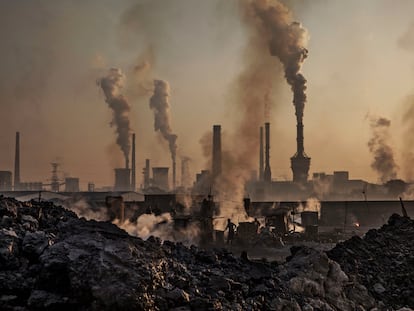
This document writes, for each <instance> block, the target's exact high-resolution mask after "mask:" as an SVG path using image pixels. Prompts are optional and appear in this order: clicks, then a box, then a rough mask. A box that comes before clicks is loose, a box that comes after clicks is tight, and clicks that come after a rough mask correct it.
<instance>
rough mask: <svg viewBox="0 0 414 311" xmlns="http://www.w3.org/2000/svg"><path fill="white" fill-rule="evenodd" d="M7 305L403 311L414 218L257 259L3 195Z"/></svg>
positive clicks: (2, 277)
mask: <svg viewBox="0 0 414 311" xmlns="http://www.w3.org/2000/svg"><path fill="white" fill-rule="evenodd" d="M0 219H1V225H0V309H1V310H60V311H62V310H306V311H309V310H398V309H401V308H403V307H406V309H402V310H409V309H407V308H408V307H411V308H414V301H413V298H412V297H413V295H414V292H413V279H414V278H413V269H414V262H413V251H414V244H413V241H414V239H413V238H414V222H413V221H412V220H410V219H408V218H403V217H399V216H397V215H394V216H392V217H391V218H390V220H389V222H388V224H387V225H385V226H384V227H383V228H381V229H379V230H374V231H370V232H368V233H367V234H366V236H365V237H364V238H363V239H360V238H353V239H351V240H349V241H346V242H344V243H341V244H339V245H337V246H336V247H335V248H334V249H332V250H331V251H329V252H328V253H326V252H324V251H320V250H319V251H318V250H314V249H312V248H309V247H293V248H292V249H291V252H292V254H291V256H289V257H288V258H287V260H286V262H283V263H279V264H278V263H276V262H267V261H252V260H249V259H248V258H246V256H241V257H240V256H234V255H232V254H231V253H230V252H229V251H227V250H225V249H217V250H203V249H200V248H197V247H195V246H191V247H186V246H184V245H182V244H179V243H178V244H175V243H172V242H168V241H165V242H164V243H162V242H161V241H160V240H159V239H157V238H152V237H151V238H149V239H148V240H146V241H144V240H142V239H140V238H137V237H132V236H130V235H128V234H127V233H126V232H125V231H124V230H122V229H120V228H118V227H117V226H115V225H113V224H111V223H109V222H97V221H93V220H91V221H88V220H86V219H84V218H78V217H77V216H76V214H74V213H73V212H71V211H68V210H66V209H64V208H61V207H56V206H54V205H52V204H47V203H35V202H31V203H20V202H18V201H15V200H13V199H6V198H0Z"/></svg>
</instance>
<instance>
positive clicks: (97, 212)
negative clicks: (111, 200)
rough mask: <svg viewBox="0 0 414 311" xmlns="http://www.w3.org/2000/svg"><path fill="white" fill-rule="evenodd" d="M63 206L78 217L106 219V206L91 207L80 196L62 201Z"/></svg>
mask: <svg viewBox="0 0 414 311" xmlns="http://www.w3.org/2000/svg"><path fill="white" fill-rule="evenodd" d="M64 207H65V208H67V209H69V210H71V211H73V212H75V213H76V215H78V217H84V218H85V219H87V220H91V219H94V220H98V221H107V220H108V218H109V217H108V213H107V209H106V207H98V208H95V209H94V208H93V207H92V206H91V205H89V204H88V202H87V201H86V200H85V199H83V198H81V199H79V200H76V201H68V202H65V203H64Z"/></svg>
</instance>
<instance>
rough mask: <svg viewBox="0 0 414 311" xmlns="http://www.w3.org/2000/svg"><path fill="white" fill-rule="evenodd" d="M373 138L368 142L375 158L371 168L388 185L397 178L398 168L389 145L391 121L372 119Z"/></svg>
mask: <svg viewBox="0 0 414 311" xmlns="http://www.w3.org/2000/svg"><path fill="white" fill-rule="evenodd" d="M370 123H371V124H370V127H371V132H372V137H371V139H370V140H369V141H368V147H369V151H370V152H371V153H372V155H373V156H374V159H373V161H372V163H371V167H372V168H373V169H374V170H375V171H376V172H377V173H378V175H379V178H380V181H381V182H382V183H386V182H387V181H389V180H391V179H395V178H397V171H398V166H397V164H396V163H395V160H394V152H393V150H392V148H391V146H390V144H389V140H390V137H389V127H390V125H391V121H390V120H388V119H386V118H381V117H379V118H375V117H371V118H370Z"/></svg>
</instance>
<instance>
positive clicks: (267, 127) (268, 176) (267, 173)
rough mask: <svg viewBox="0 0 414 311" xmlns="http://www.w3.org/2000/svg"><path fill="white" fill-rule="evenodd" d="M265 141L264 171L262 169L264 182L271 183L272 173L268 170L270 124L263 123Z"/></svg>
mask: <svg viewBox="0 0 414 311" xmlns="http://www.w3.org/2000/svg"><path fill="white" fill-rule="evenodd" d="M265 139H266V142H265V143H266V147H265V148H266V150H265V157H266V158H265V169H264V174H263V175H264V176H263V178H264V181H266V182H271V181H272V171H271V169H270V123H269V122H266V123H265Z"/></svg>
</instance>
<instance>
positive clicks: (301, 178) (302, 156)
mask: <svg viewBox="0 0 414 311" xmlns="http://www.w3.org/2000/svg"><path fill="white" fill-rule="evenodd" d="M302 110H303V108H302ZM296 120H297V124H296V153H295V154H294V156H293V157H291V158H290V163H291V168H292V172H293V182H295V183H298V184H305V183H306V182H307V181H308V174H309V168H310V161H311V158H310V157H308V156H307V155H306V153H305V148H304V142H303V141H304V138H303V111H298V109H296Z"/></svg>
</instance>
